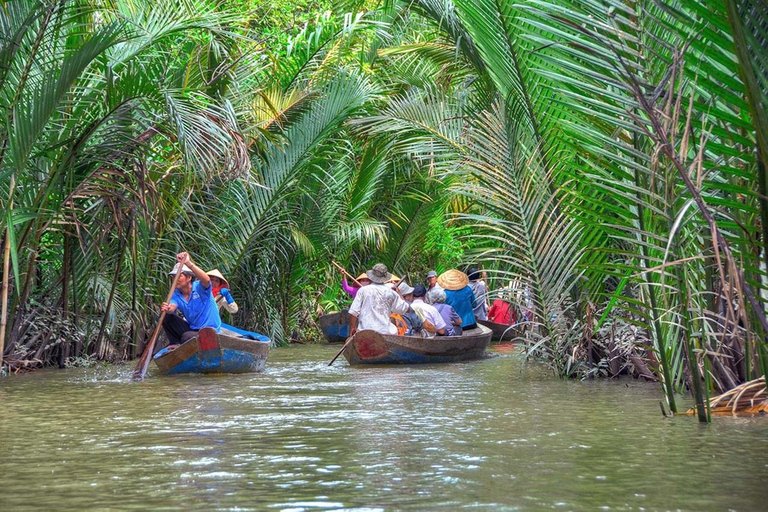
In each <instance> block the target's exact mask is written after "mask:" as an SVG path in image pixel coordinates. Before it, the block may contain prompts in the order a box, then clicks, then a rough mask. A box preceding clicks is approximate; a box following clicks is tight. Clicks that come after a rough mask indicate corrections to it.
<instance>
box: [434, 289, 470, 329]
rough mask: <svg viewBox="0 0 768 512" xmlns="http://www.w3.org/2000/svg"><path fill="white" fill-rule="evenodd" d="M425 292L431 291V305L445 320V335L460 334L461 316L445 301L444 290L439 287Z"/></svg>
mask: <svg viewBox="0 0 768 512" xmlns="http://www.w3.org/2000/svg"><path fill="white" fill-rule="evenodd" d="M427 293H428V294H429V293H432V299H433V300H434V302H433V303H432V305H433V306H434V307H435V309H436V310H437V312H438V313H440V316H441V317H442V318H443V321H444V322H445V335H446V336H461V333H462V330H461V317H460V316H459V314H458V313H456V310H455V309H453V308H452V307H451V306H449V305H448V304H446V303H445V290H443V289H442V288H440V290H438V291H437V292H434V293H433V292H431V291H429V292H427Z"/></svg>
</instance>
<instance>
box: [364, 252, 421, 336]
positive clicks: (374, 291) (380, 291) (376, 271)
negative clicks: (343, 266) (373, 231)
mask: <svg viewBox="0 0 768 512" xmlns="http://www.w3.org/2000/svg"><path fill="white" fill-rule="evenodd" d="M365 274H366V275H367V276H368V279H370V280H371V284H369V285H368V286H363V287H362V288H360V289H359V290H357V294H356V295H355V300H353V301H352V305H351V306H350V307H349V315H350V319H349V335H350V336H354V335H355V333H356V332H357V331H358V329H359V330H363V329H370V330H373V331H376V332H378V333H381V334H397V328H396V327H395V326H394V325H393V324H392V323H391V322H390V321H389V315H391V314H392V313H397V314H405V313H408V311H409V310H410V306H409V305H408V303H407V302H406V301H405V300H403V298H402V297H400V294H398V293H397V292H396V291H394V290H393V289H391V288H390V287H389V286H386V285H385V284H384V283H386V282H388V281H389V280H390V279H392V274H391V273H390V272H389V271H388V270H387V266H386V265H384V264H383V263H377V264H376V265H374V266H373V268H372V269H371V270H369V271H368V272H366V273H365Z"/></svg>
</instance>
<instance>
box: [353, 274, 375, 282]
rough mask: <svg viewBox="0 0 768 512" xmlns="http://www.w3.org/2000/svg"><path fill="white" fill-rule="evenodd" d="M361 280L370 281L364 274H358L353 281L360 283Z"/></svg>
mask: <svg viewBox="0 0 768 512" xmlns="http://www.w3.org/2000/svg"><path fill="white" fill-rule="evenodd" d="M363 279H367V280H369V281H370V280H371V278H370V277H368V274H366V273H365V272H363V273H362V274H360V275H359V276H357V277H356V278H355V280H356V281H357V282H360V281H362V280H363Z"/></svg>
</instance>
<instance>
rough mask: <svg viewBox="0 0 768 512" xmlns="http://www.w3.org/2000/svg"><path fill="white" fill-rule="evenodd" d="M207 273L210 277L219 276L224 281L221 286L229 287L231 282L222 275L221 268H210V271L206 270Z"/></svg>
mask: <svg viewBox="0 0 768 512" xmlns="http://www.w3.org/2000/svg"><path fill="white" fill-rule="evenodd" d="M206 274H207V275H208V277H218V278H219V279H221V281H222V285H221V286H222V287H223V288H229V282H228V281H227V279H226V278H225V277H224V276H223V275H221V272H219V269H217V268H215V269H213V270H209V271H208V272H206Z"/></svg>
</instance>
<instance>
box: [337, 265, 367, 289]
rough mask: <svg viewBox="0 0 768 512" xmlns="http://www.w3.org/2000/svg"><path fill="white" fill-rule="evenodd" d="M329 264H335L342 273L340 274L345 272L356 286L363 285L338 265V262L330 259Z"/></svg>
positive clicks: (360, 286)
mask: <svg viewBox="0 0 768 512" xmlns="http://www.w3.org/2000/svg"><path fill="white" fill-rule="evenodd" d="M331 264H332V265H333V266H335V267H336V268H337V269H339V270H341V273H342V274H345V275H347V276H348V277H349V278H350V279H351V280H352V282H353V283H355V286H357V287H358V288H362V287H363V285H361V284H360V282H359V281H358V280H357V279H355V278H354V277H352V274H350V273H349V272H347V271H346V270H344V267H342V266H341V265H339V264H338V263H336V262H335V261H333V260H331Z"/></svg>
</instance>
